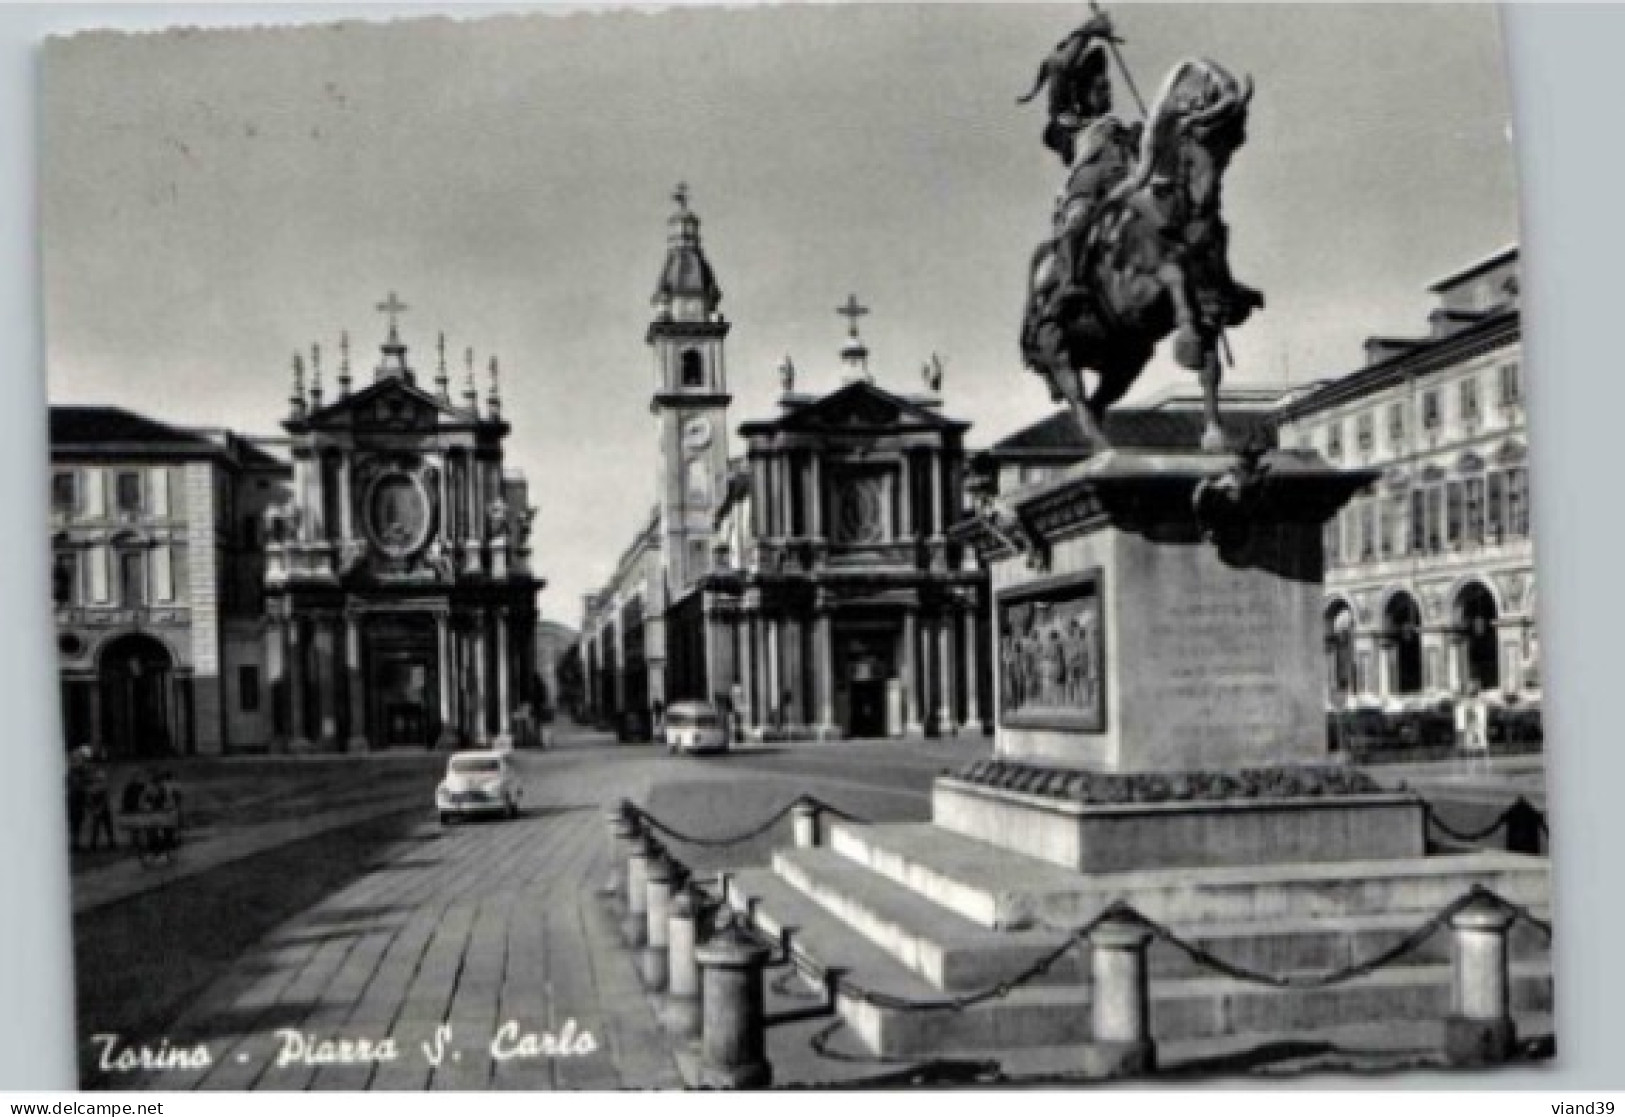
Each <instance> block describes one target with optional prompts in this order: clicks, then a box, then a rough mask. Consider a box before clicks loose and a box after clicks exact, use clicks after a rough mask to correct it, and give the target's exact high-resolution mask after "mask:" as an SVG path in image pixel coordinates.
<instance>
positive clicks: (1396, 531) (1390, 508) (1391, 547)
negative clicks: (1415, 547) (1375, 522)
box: [1382, 493, 1411, 558]
mask: <svg viewBox="0 0 1625 1117" xmlns="http://www.w3.org/2000/svg"><path fill="white" fill-rule="evenodd" d="M1410 506H1411V500H1410V495H1409V494H1407V493H1394V494H1393V495H1392V496H1390V497H1389V498H1388V499H1387V500H1385V501H1383V503H1382V557H1383V558H1394V557H1395V556H1397V555H1401V554H1404V553H1405V526H1406V523H1405V520H1406V514H1407V513H1408V512H1409V510H1410Z"/></svg>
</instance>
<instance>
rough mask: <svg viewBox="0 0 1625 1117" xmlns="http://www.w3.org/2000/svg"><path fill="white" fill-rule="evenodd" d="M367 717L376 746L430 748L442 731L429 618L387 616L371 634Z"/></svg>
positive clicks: (437, 673)
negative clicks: (437, 706) (386, 619)
mask: <svg viewBox="0 0 1625 1117" xmlns="http://www.w3.org/2000/svg"><path fill="white" fill-rule="evenodd" d="M371 644H372V649H371V650H372V654H371V655H370V656H369V657H368V660H369V661H370V663H369V665H370V668H371V670H370V671H368V673H367V674H368V679H367V682H368V686H367V697H368V706H369V710H368V721H369V723H370V724H371V725H372V726H373V727H374V729H373V732H374V744H375V745H376V746H377V747H380V748H424V749H426V748H433V747H434V742H435V738H436V737H437V736H438V735H439V732H440V719H439V713H438V710H437V709H436V696H437V695H438V694H439V693H440V688H439V670H438V664H437V662H436V658H437V653H436V648H435V636H434V626H433V622H432V621H431V620H430V619H429V618H427V617H425V618H421V623H420V620H419V618H402V619H400V620H395V619H391V620H389V621H385V622H383V623H380V624H379V625H378V626H377V628H376V630H375V631H374V632H373V634H372V640H371Z"/></svg>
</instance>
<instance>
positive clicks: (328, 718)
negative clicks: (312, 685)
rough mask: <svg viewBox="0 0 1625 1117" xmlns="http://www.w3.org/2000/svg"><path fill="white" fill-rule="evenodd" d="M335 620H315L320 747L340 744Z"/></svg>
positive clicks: (328, 618)
mask: <svg viewBox="0 0 1625 1117" xmlns="http://www.w3.org/2000/svg"><path fill="white" fill-rule="evenodd" d="M335 627H336V621H335V619H334V618H333V617H331V616H324V617H321V618H320V619H318V620H317V621H316V632H315V640H314V641H313V643H314V645H315V646H314V649H313V650H314V651H315V653H316V655H315V659H316V710H317V716H318V718H319V719H320V721H321V729H320V733H319V737H320V740H321V744H322V747H323V748H325V749H333V750H337V749H338V747H339V711H338V686H337V683H338V677H337V676H338V657H337V655H335V654H334V653H335V651H336V649H335V647H334V645H335V644H336V643H337V640H336V639H335V637H336V633H335V631H334V629H335Z"/></svg>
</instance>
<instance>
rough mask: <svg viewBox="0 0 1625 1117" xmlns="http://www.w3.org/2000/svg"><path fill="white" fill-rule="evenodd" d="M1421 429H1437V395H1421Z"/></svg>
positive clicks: (1433, 393)
mask: <svg viewBox="0 0 1625 1117" xmlns="http://www.w3.org/2000/svg"><path fill="white" fill-rule="evenodd" d="M1422 429H1423V430H1427V431H1436V430H1438V429H1439V393H1438V392H1423V393H1422Z"/></svg>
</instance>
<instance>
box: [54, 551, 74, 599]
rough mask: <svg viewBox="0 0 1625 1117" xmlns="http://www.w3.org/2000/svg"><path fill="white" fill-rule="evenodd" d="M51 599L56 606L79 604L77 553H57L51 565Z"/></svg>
mask: <svg viewBox="0 0 1625 1117" xmlns="http://www.w3.org/2000/svg"><path fill="white" fill-rule="evenodd" d="M51 598H52V600H53V601H55V602H56V604H58V605H77V604H79V552H78V551H58V552H57V553H56V555H55V558H54V560H53V562H52V565H51Z"/></svg>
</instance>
